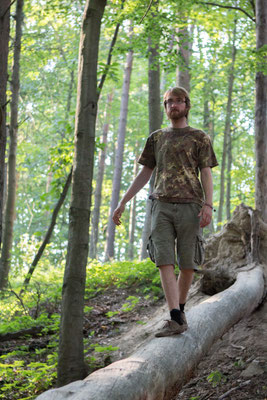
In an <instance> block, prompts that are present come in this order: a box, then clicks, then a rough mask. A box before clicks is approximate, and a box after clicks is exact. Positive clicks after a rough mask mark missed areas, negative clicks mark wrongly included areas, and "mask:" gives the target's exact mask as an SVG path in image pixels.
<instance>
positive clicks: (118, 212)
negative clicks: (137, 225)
mask: <svg viewBox="0 0 267 400" xmlns="http://www.w3.org/2000/svg"><path fill="white" fill-rule="evenodd" d="M124 210H125V205H124V204H119V205H118V207H117V208H116V210H115V211H114V213H113V216H112V219H113V222H114V224H115V225H120V224H121V220H120V218H121V215H122V213H123V211H124Z"/></svg>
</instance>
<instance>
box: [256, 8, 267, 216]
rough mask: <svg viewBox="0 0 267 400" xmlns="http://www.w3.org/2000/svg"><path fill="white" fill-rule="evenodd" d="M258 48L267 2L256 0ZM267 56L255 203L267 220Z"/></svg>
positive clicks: (266, 25) (261, 83) (259, 89)
mask: <svg viewBox="0 0 267 400" xmlns="http://www.w3.org/2000/svg"><path fill="white" fill-rule="evenodd" d="M256 39H257V50H258V51H259V50H260V49H261V48H262V47H263V46H266V45H267V2H266V0H256ZM266 61H267V60H266V57H265V58H264V60H262V64H261V65H260V63H259V64H258V68H259V70H258V72H257V73H256V106H255V152H256V183H255V205H256V208H257V209H258V210H259V211H260V213H261V215H262V219H263V220H264V221H265V222H267V201H266V199H267V116H266V109H267V75H266V73H264V72H263V68H264V64H265V65H266Z"/></svg>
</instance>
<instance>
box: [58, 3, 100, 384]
mask: <svg viewBox="0 0 267 400" xmlns="http://www.w3.org/2000/svg"><path fill="white" fill-rule="evenodd" d="M105 6H106V0H87V2H86V5H85V11H84V15H83V21H82V29H81V38H80V49H79V67H78V90H77V107H76V118H75V155H74V165H73V174H72V195H71V202H70V211H69V238H68V249H67V259H66V267H65V274H64V281H63V288H62V313H61V325H60V339H59V358H58V385H59V386H61V385H64V384H66V383H69V382H72V381H74V380H77V379H82V378H84V376H85V374H86V368H85V363H84V354H83V307H84V290H85V279H86V263H87V256H88V242H89V218H90V205H91V204H90V202H91V190H92V176H93V163H94V147H95V122H96V114H97V98H98V96H97V62H98V46H99V37H100V29H101V19H102V15H103V12H104V9H105Z"/></svg>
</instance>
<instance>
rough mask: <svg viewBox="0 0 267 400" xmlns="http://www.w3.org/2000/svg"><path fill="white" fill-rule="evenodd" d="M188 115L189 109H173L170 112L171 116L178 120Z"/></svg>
mask: <svg viewBox="0 0 267 400" xmlns="http://www.w3.org/2000/svg"><path fill="white" fill-rule="evenodd" d="M186 115H187V110H183V111H178V110H171V111H170V112H169V118H170V119H173V120H174V121H177V120H178V119H181V118H184V117H186Z"/></svg>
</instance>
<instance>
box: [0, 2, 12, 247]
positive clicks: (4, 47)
mask: <svg viewBox="0 0 267 400" xmlns="http://www.w3.org/2000/svg"><path fill="white" fill-rule="evenodd" d="M10 3H11V2H10V0H1V1H0V247H1V243H2V225H3V220H2V218H3V208H4V181H5V179H4V174H5V153H6V102H7V101H6V87H7V79H8V72H7V62H8V42H9V25H10Z"/></svg>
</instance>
